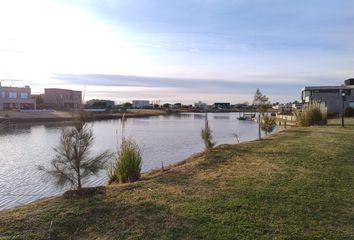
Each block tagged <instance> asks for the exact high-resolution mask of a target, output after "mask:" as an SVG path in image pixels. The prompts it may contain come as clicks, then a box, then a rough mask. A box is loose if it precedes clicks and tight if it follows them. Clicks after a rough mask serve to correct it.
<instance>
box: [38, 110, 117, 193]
mask: <svg viewBox="0 0 354 240" xmlns="http://www.w3.org/2000/svg"><path fill="white" fill-rule="evenodd" d="M93 140H94V137H93V133H92V129H91V128H90V127H88V125H87V122H86V119H85V117H84V116H83V115H80V117H79V118H78V119H76V121H75V124H74V127H73V128H71V129H66V130H63V131H62V133H61V137H60V144H59V146H58V147H56V148H54V151H55V153H56V155H55V157H54V159H53V160H52V161H51V167H50V168H46V167H44V166H38V169H39V170H41V171H44V172H45V175H47V176H48V177H49V178H50V179H52V180H53V181H54V182H55V184H56V185H57V186H59V187H64V186H67V185H70V186H72V187H73V186H75V187H76V189H77V190H78V191H79V192H80V191H81V189H82V183H83V182H84V181H85V179H87V178H88V177H89V176H91V175H96V174H97V173H98V171H99V170H100V169H104V168H105V164H106V161H107V160H108V159H109V158H110V157H111V154H110V153H109V152H108V151H105V152H102V153H101V154H99V155H97V156H94V157H92V156H91V155H90V149H91V147H92V145H93Z"/></svg>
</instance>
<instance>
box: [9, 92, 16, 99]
mask: <svg viewBox="0 0 354 240" xmlns="http://www.w3.org/2000/svg"><path fill="white" fill-rule="evenodd" d="M9 98H17V92H9Z"/></svg>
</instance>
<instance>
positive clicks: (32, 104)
mask: <svg viewBox="0 0 354 240" xmlns="http://www.w3.org/2000/svg"><path fill="white" fill-rule="evenodd" d="M7 109H36V99H32V98H31V88H30V87H29V86H25V87H6V86H1V82H0V110H7Z"/></svg>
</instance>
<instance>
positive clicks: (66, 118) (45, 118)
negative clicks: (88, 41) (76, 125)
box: [0, 110, 168, 124]
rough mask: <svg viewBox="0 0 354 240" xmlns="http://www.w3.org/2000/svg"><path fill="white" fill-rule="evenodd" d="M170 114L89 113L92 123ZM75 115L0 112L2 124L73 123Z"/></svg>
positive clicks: (158, 111)
mask: <svg viewBox="0 0 354 240" xmlns="http://www.w3.org/2000/svg"><path fill="white" fill-rule="evenodd" d="M167 114H168V113H167V112H165V111H160V110H150V111H139V110H136V111H128V112H125V113H89V118H90V120H91V121H96V120H112V119H120V118H122V117H123V115H124V116H125V117H126V118H141V117H154V116H163V115H167ZM6 115H8V116H6ZM74 118H75V113H72V112H62V111H55V112H50V113H21V112H3V113H1V112H0V124H1V123H3V124H8V123H10V124H12V123H38V122H41V123H43V122H72V121H73V120H74Z"/></svg>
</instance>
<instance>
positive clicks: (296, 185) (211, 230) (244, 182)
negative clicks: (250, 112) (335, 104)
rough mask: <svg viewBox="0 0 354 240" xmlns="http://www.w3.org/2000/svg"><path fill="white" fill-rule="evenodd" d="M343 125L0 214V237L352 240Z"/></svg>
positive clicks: (351, 140)
mask: <svg viewBox="0 0 354 240" xmlns="http://www.w3.org/2000/svg"><path fill="white" fill-rule="evenodd" d="M346 120H347V124H348V127H346V128H341V127H339V125H338V120H331V121H330V122H329V124H330V125H329V126H316V127H308V128H300V127H298V128H296V127H295V128H292V129H288V130H286V131H282V132H279V133H278V134H275V135H273V136H270V137H267V138H265V139H263V140H261V141H253V142H247V143H241V144H238V145H221V146H218V147H216V148H215V150H213V151H212V152H211V153H208V154H207V155H204V154H196V155H194V156H193V157H191V158H189V159H187V160H185V161H184V162H183V163H181V164H176V165H175V166H173V167H170V168H166V170H165V171H163V172H162V171H157V170H155V171H151V172H150V173H146V174H144V175H143V181H139V182H135V183H131V184H126V185H112V186H107V187H106V192H105V194H97V195H95V196H93V197H91V198H80V199H76V198H64V197H56V198H52V199H47V200H42V201H38V202H35V203H32V204H28V205H24V206H19V207H16V208H14V209H9V210H5V211H2V212H0V239H1V237H2V238H3V239H6V238H8V239H70V238H71V239H77V238H80V239H81V238H82V239H98V238H99V239H354V207H353V206H354V187H353V186H354V160H353V157H354V137H353V136H354V121H353V120H349V119H346ZM349 121H350V122H349ZM50 226H51V227H50Z"/></svg>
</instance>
